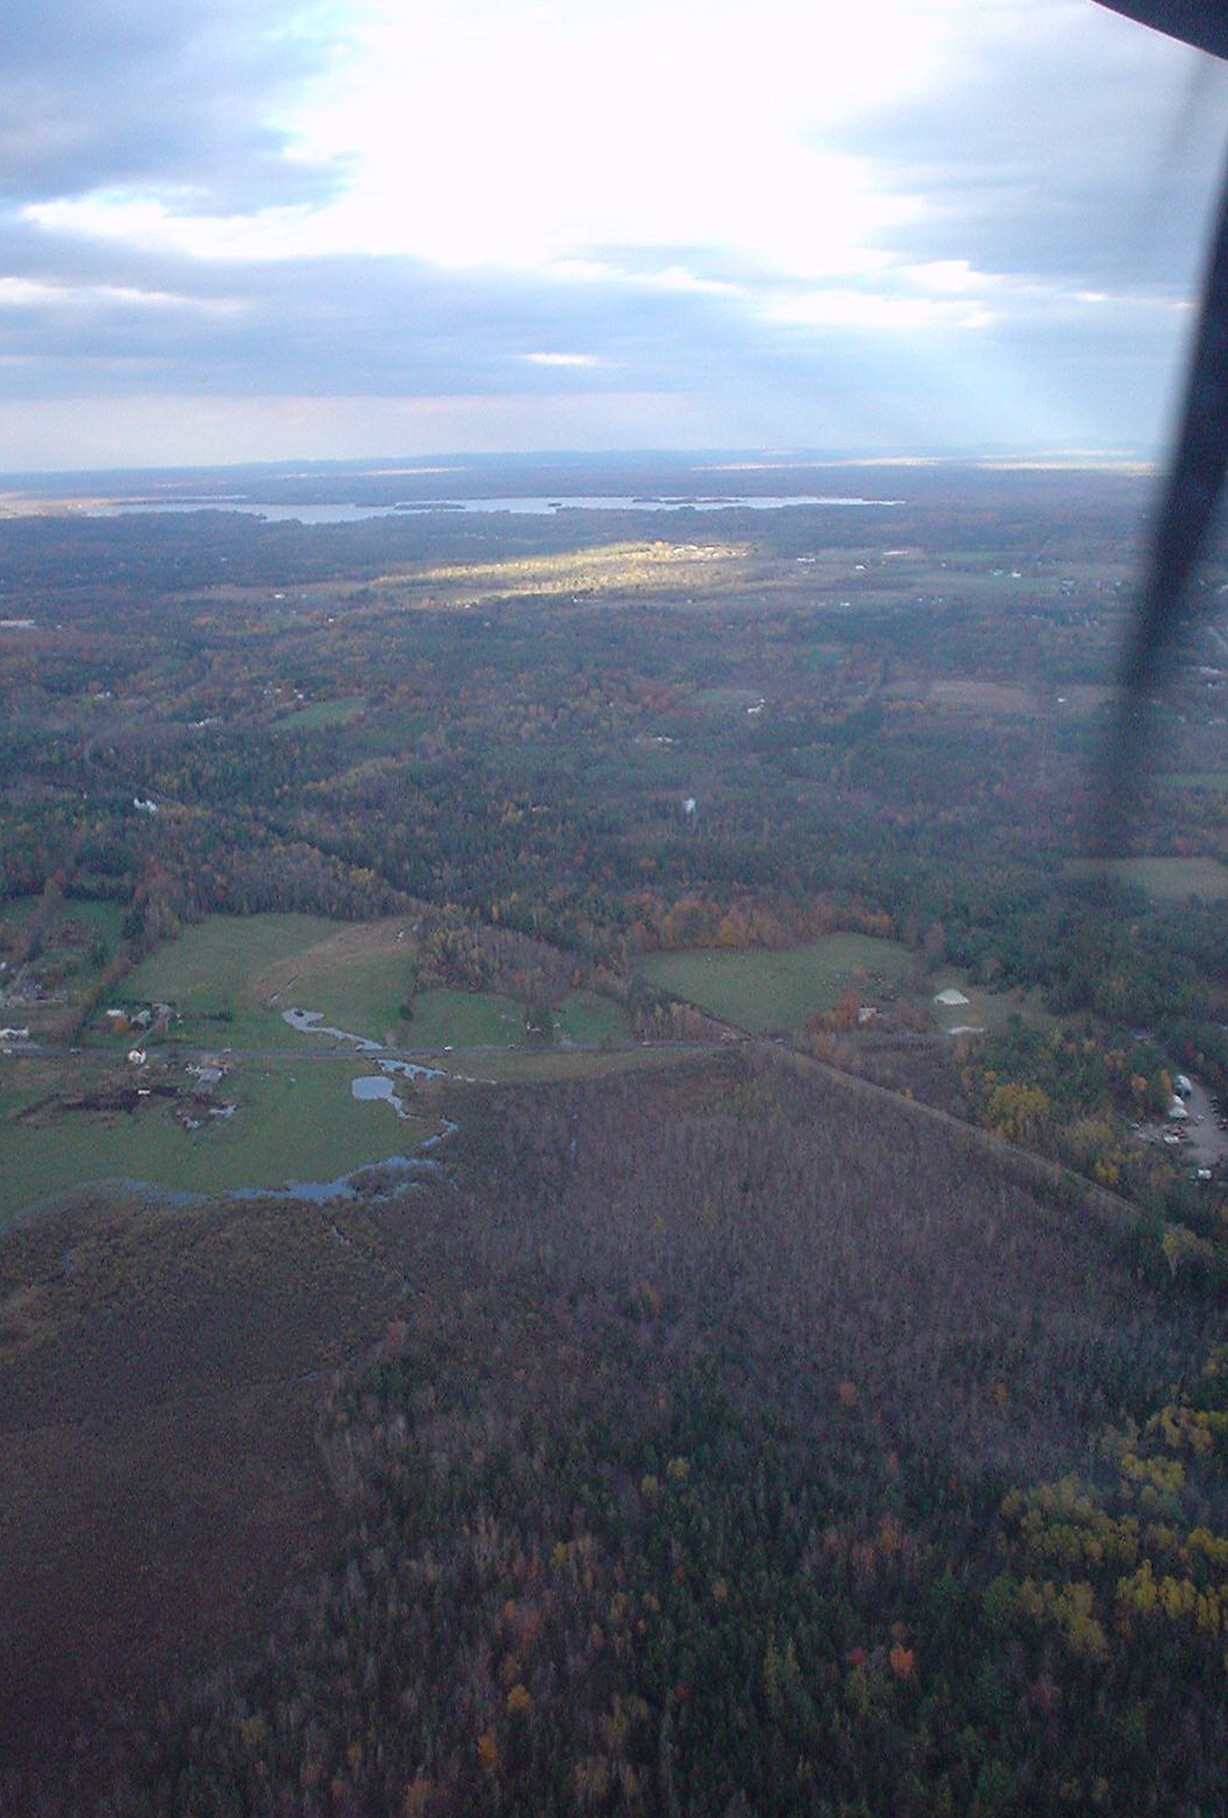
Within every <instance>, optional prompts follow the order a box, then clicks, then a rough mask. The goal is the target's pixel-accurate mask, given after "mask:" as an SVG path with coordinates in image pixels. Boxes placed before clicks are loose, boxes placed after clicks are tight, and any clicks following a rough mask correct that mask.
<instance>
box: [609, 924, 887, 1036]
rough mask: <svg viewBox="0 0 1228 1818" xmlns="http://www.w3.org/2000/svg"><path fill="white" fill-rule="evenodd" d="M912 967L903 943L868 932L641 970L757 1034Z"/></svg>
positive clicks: (664, 956)
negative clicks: (775, 949) (767, 950)
mask: <svg viewBox="0 0 1228 1818" xmlns="http://www.w3.org/2000/svg"><path fill="white" fill-rule="evenodd" d="M914 964H915V961H914V959H913V956H912V955H911V954H910V953H909V952H908V950H907V948H905V947H901V946H900V945H898V943H896V942H895V941H885V940H879V939H877V938H876V937H875V936H873V935H869V934H830V935H825V936H823V938H822V939H820V940H817V941H812V942H811V943H810V944H809V945H807V946H805V947H789V948H785V949H784V950H783V951H780V952H764V951H762V950H759V949H755V950H752V951H737V952H730V951H725V950H723V949H709V948H705V949H699V950H691V951H688V952H683V953H654V954H651V955H650V956H649V957H648V958H647V959H645V961H644V962H643V965H642V967H641V970H642V972H643V975H644V977H645V978H646V979H648V980H649V982H650V983H651V984H654V985H659V986H660V987H661V988H662V989H663V990H665V991H668V992H670V993H672V995H673V996H674V997H680V998H683V999H685V1001H686V1002H687V1003H691V1004H695V1005H696V1006H697V1007H698V1008H699V1009H701V1010H706V1011H707V1012H708V1014H709V1015H710V1016H715V1017H718V1018H719V1019H720V1020H721V1021H722V1022H727V1023H732V1024H734V1025H735V1027H737V1028H739V1029H749V1030H751V1031H752V1033H754V1034H756V1035H764V1034H767V1033H768V1031H769V1030H774V1029H797V1028H800V1026H801V1025H802V1024H803V1023H804V1022H805V1020H806V1018H807V1017H808V1016H810V1015H812V1014H813V1012H814V1011H816V1010H831V1009H833V1008H834V1007H835V1005H836V1004H837V1003H838V1001H839V999H840V997H841V996H842V994H843V993H844V992H845V991H847V990H849V989H850V988H852V989H855V990H856V991H858V992H859V994H861V995H862V996H863V997H864V998H865V999H866V1001H867V1002H873V1000H874V996H875V993H876V992H879V991H882V990H883V989H885V988H891V987H897V986H898V985H899V983H900V981H901V980H902V979H903V978H904V976H905V975H906V974H907V972H908V971H909V970H910V969H911V967H912V966H913V965H914Z"/></svg>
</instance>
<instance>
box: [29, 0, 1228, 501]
mask: <svg viewBox="0 0 1228 1818" xmlns="http://www.w3.org/2000/svg"><path fill="white" fill-rule="evenodd" d="M7 11H8V17H7V19H6V22H5V29H4V34H3V40H2V42H0V468H3V469H8V470H13V469H23V468H24V469H30V468H44V467H48V468H49V467H57V468H72V467H91V466H100V465H124V464H170V463H174V464H188V465H190V464H196V463H212V462H219V461H241V460H275V459H299V458H301V459H308V458H311V459H320V458H330V457H332V458H347V457H361V456H380V455H401V454H424V453H430V452H454V451H459V450H474V451H477V450H487V449H525V450H533V449H568V448H570V449H588V448H592V449H599V448H653V447H662V448H667V447H675V448H677V447H686V448H700V447H714V448H715V447H723V448H742V449H750V448H764V449H768V448H774V449H784V448H807V449H839V450H846V451H859V452H864V453H893V452H918V451H927V452H928V451H961V452H964V451H985V452H1000V453H1040V452H1043V453H1070V452H1092V453H1109V454H1123V455H1128V456H1136V455H1141V456H1144V457H1150V456H1154V455H1157V454H1158V453H1159V452H1160V450H1161V448H1162V446H1163V443H1164V441H1165V438H1166V435H1167V431H1168V427H1169V422H1170V418H1171V415H1172V410H1173V406H1174V398H1175V385H1176V373H1177V368H1178V363H1179V360H1180V355H1181V350H1182V347H1183V344H1184V339H1185V336H1186V335H1187V333H1188V330H1189V321H1190V298H1191V295H1192V293H1193V291H1194V289H1195V287H1196V284H1197V281H1198V276H1199V272H1200V266H1201V261H1202V257H1203V251H1204V239H1205V233H1206V228H1207V223H1208V217H1209V212H1210V209H1211V206H1212V199H1213V196H1214V192H1215V189H1216V185H1217V182H1218V175H1219V166H1220V162H1221V157H1222V148H1223V144H1224V140H1225V136H1226V134H1228V72H1226V71H1225V68H1224V67H1223V66H1221V65H1219V64H1216V63H1214V62H1213V61H1212V60H1211V59H1209V58H1204V57H1200V56H1199V55H1198V54H1197V53H1195V52H1193V51H1189V50H1187V49H1185V48H1184V47H1183V46H1180V45H1174V44H1172V43H1170V42H1168V41H1167V40H1165V39H1162V38H1159V37H1157V36H1156V35H1155V34H1153V33H1151V32H1148V31H1147V30H1145V29H1144V28H1142V27H1140V26H1137V25H1134V24H1132V23H1130V22H1128V21H1126V20H1123V19H1119V18H1117V17H1116V16H1114V15H1113V14H1110V13H1107V12H1105V11H1104V10H1103V9H1102V8H1100V7H1098V6H1096V5H1094V4H1092V0H320V4H302V3H300V0H38V4H37V5H34V4H29V5H26V6H23V7H20V8H18V7H17V6H16V5H15V4H14V5H12V6H10V7H9V8H8V9H7Z"/></svg>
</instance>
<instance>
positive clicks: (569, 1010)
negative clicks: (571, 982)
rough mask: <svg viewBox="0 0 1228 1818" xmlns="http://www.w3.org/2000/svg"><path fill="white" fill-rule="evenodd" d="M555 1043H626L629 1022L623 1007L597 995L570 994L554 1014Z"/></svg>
mask: <svg viewBox="0 0 1228 1818" xmlns="http://www.w3.org/2000/svg"><path fill="white" fill-rule="evenodd" d="M554 1020H555V1029H556V1039H557V1040H558V1041H561V1042H579V1043H584V1044H585V1045H588V1044H592V1043H594V1042H620V1041H626V1040H627V1035H628V1031H627V1018H626V1016H625V1015H624V1014H623V1011H622V1010H621V1009H620V1007H619V1006H618V1005H617V1004H615V1003H611V1001H610V999H609V998H608V997H599V996H598V995H597V993H596V992H595V991H571V992H569V993H568V994H567V996H566V997H565V998H564V999H563V1002H562V1003H561V1005H560V1006H559V1008H558V1010H557V1011H556V1012H555V1019H554Z"/></svg>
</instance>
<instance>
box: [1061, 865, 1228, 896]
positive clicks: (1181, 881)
mask: <svg viewBox="0 0 1228 1818" xmlns="http://www.w3.org/2000/svg"><path fill="white" fill-rule="evenodd" d="M1067 869H1068V871H1069V872H1070V874H1071V875H1072V876H1074V877H1108V878H1111V879H1112V880H1113V881H1114V882H1115V883H1120V884H1131V885H1133V886H1134V888H1135V889H1137V890H1142V891H1143V892H1144V893H1145V895H1147V896H1149V897H1151V898H1152V899H1153V901H1156V902H1161V903H1183V902H1185V901H1186V900H1187V899H1188V898H1189V897H1191V896H1199V897H1203V898H1205V899H1207V900H1208V901H1211V900H1215V899H1217V898H1219V897H1224V896H1228V868H1225V867H1224V866H1223V865H1221V864H1220V862H1219V860H1218V859H1213V858H1126V859H1094V860H1091V859H1078V860H1074V861H1072V862H1071V864H1070V865H1068V867H1067Z"/></svg>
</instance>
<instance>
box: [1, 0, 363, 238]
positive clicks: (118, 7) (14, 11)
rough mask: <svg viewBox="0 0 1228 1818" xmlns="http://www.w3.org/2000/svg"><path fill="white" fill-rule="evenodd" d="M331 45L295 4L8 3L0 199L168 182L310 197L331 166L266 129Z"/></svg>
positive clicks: (227, 197)
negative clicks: (305, 156)
mask: <svg viewBox="0 0 1228 1818" xmlns="http://www.w3.org/2000/svg"><path fill="white" fill-rule="evenodd" d="M337 48H338V40H337V23H336V21H335V20H334V19H332V18H331V17H330V14H329V12H328V11H327V10H326V9H325V8H324V7H323V6H321V7H319V8H316V9H306V8H304V7H303V6H302V5H299V4H296V0H105V3H104V0H39V4H38V5H37V6H23V7H15V8H10V9H9V15H8V17H7V18H6V21H5V36H4V50H3V57H2V60H0V196H3V197H4V198H5V199H6V201H7V203H8V204H9V206H10V207H11V206H14V205H16V204H19V203H22V202H39V201H46V200H48V199H53V198H57V197H64V196H79V195H83V194H88V193H90V192H92V191H94V190H98V189H102V188H119V187H133V188H139V187H144V186H156V187H157V188H159V189H165V188H167V187H176V186H178V188H179V189H180V192H181V194H182V196H183V198H184V199H185V201H186V202H188V203H189V205H190V204H191V203H193V202H194V203H195V204H197V205H199V204H200V203H202V202H203V203H206V204H208V205H213V206H216V204H217V203H218V201H219V200H223V201H224V202H225V203H226V204H227V205H229V206H231V207H253V206H258V205H260V204H262V203H265V204H267V203H269V202H271V201H275V200H277V201H286V200H290V199H294V198H299V199H304V198H308V197H319V196H320V195H321V194H323V193H325V192H326V191H327V190H328V189H330V188H331V186H332V183H333V181H334V176H335V173H332V172H328V171H325V170H323V169H322V168H320V167H314V168H313V167H312V166H310V165H308V164H306V163H304V162H302V161H301V160H299V159H296V158H293V157H288V156H287V151H288V149H289V148H290V145H291V134H290V132H289V130H288V129H287V128H284V127H279V126H278V125H277V123H276V122H277V116H278V112H279V109H281V108H288V107H289V105H290V102H291V100H292V98H293V97H294V96H296V95H298V94H300V93H301V91H302V88H303V85H304V84H305V83H306V82H308V81H309V80H310V79H311V78H313V77H314V76H316V75H318V74H320V73H321V72H322V71H323V70H324V69H326V68H327V66H328V64H329V62H330V60H331V59H332V58H333V57H334V56H335V55H336V53H337Z"/></svg>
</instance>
